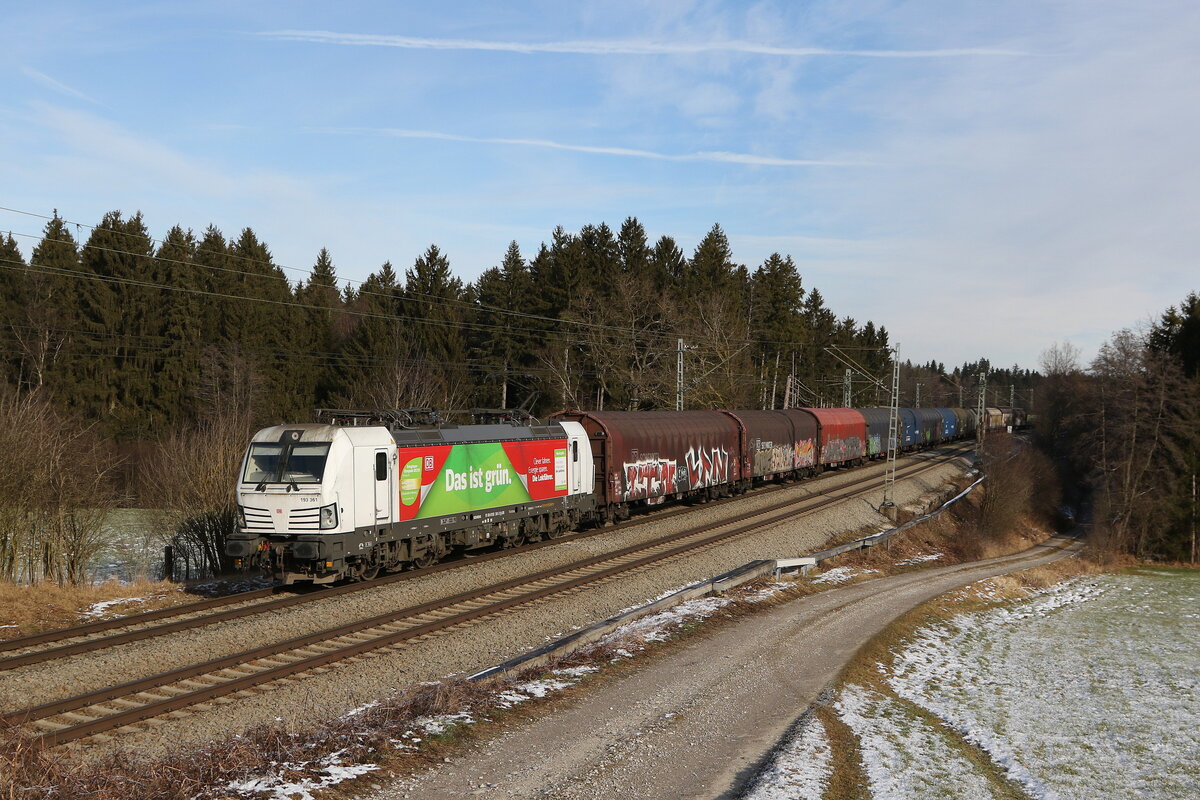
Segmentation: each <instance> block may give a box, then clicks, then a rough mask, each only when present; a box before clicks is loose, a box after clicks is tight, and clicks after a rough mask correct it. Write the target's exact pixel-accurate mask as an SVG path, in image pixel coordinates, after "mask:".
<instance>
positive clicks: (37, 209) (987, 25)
mask: <svg viewBox="0 0 1200 800" xmlns="http://www.w3.org/2000/svg"><path fill="white" fill-rule="evenodd" d="M3 7H4V13H3V15H2V17H0V18H2V19H3V20H4V25H3V28H4V30H5V43H6V44H5V48H4V49H3V52H0V88H2V89H3V92H2V94H0V206H4V207H7V208H10V209H16V210H18V211H24V212H32V213H38V214H49V213H51V210H52V209H55V208H57V209H58V210H59V213H60V214H61V215H63V216H64V217H66V218H68V219H71V220H76V221H79V222H83V223H87V224H93V223H95V222H96V221H98V220H99V218H100V216H101V215H102V214H103V213H104V212H105V211H108V210H111V209H120V210H123V211H126V212H132V211H135V210H141V211H142V212H143V213H144V215H145V217H146V219H147V222H148V223H149V225H150V227H151V230H152V232H153V233H154V235H156V236H161V235H162V234H163V233H165V231H166V230H167V228H168V227H170V226H171V225H172V224H175V223H181V224H183V225H184V226H185V227H191V228H194V229H196V230H198V231H199V230H202V229H203V228H204V227H206V226H207V225H208V224H209V223H213V224H216V225H217V226H218V227H220V228H222V229H223V230H224V231H225V232H226V233H227V234H235V233H236V232H237V231H238V230H239V229H240V228H241V227H243V226H247V225H248V226H250V227H252V228H254V229H255V231H257V232H258V233H259V235H260V236H261V237H262V238H263V239H264V240H265V241H266V242H267V243H268V244H269V245H270V246H271V248H272V251H273V253H274V255H275V257H276V260H277V261H278V262H279V263H280V264H282V265H286V266H289V267H296V268H299V269H304V268H307V267H309V266H311V264H312V263H313V261H314V259H315V256H316V252H317V250H318V249H319V248H320V247H322V246H324V247H328V248H329V249H330V251H331V253H332V254H333V258H334V262H335V264H336V265H337V268H338V271H339V274H340V275H341V276H342V277H344V278H351V279H359V280H361V279H362V278H364V277H365V276H366V275H368V274H369V273H370V272H372V271H374V270H375V269H377V268H378V267H379V265H380V264H381V263H382V262H383V261H384V260H389V259H390V260H391V261H392V262H393V263H394V264H395V265H396V266H397V267H398V268H404V267H407V266H410V265H411V263H412V261H413V259H414V258H415V257H416V256H417V255H418V254H419V253H420V252H421V251H422V250H423V249H424V248H425V247H427V246H428V245H429V244H430V243H437V244H438V245H439V246H440V247H441V248H442V249H443V250H445V251H446V252H447V253H448V254H449V256H450V259H451V263H452V265H453V267H454V269H455V271H456V272H457V273H458V274H459V275H460V276H462V277H464V278H465V279H468V280H469V279H473V278H474V277H475V276H477V275H478V274H479V272H481V271H482V270H483V269H485V268H487V267H489V266H492V265H494V264H496V263H497V262H498V261H499V260H500V257H501V255H502V254H503V252H504V248H505V246H506V245H507V243H508V242H509V241H510V240H513V239H515V240H516V241H517V242H518V243H519V244H520V245H521V247H522V250H523V251H524V252H525V253H526V254H527V255H531V254H532V253H533V252H534V251H535V250H536V248H537V246H538V244H539V243H540V242H542V241H544V240H548V238H549V235H550V231H551V230H552V229H553V228H554V226H556V225H562V226H564V227H565V228H567V229H568V230H577V229H578V228H579V227H580V226H582V225H584V224H587V223H598V222H602V221H604V222H608V223H609V225H610V226H612V227H613V228H616V227H618V226H619V225H620V223H621V221H622V220H623V219H624V218H625V217H626V216H629V215H633V216H637V217H638V218H639V219H640V220H641V221H642V222H643V224H644V225H645V226H646V228H647V230H648V231H649V233H650V234H651V236H652V237H657V236H658V235H661V234H664V233H665V234H670V235H672V236H675V237H676V238H677V240H678V241H679V242H680V244H681V245H682V246H683V247H684V249H685V250H686V251H688V252H689V253H690V251H691V249H692V248H694V246H695V245H696V243H697V242H698V241H699V240H700V238H701V237H702V236H703V235H704V234H705V232H707V231H708V229H709V228H710V227H711V226H712V224H713V223H714V222H719V223H720V224H721V225H722V227H723V228H724V229H725V230H726V232H727V233H728V234H729V237H730V240H731V242H732V244H733V247H734V254H735V257H736V258H737V260H738V261H739V262H741V263H745V264H747V265H750V266H751V267H753V266H755V265H757V264H759V263H761V262H762V261H763V259H764V258H766V257H767V256H768V255H769V254H770V253H772V252H774V251H779V252H783V253H788V254H791V255H792V256H793V257H794V258H795V259H796V261H797V263H798V264H799V267H800V270H801V273H802V274H803V276H804V280H805V285H806V286H808V287H812V286H816V287H818V288H820V289H821V291H822V292H823V293H824V294H825V296H826V298H827V300H828V302H829V303H830V305H831V306H832V307H833V309H834V310H835V311H836V312H838V313H839V314H840V315H850V316H853V317H855V318H856V319H858V320H860V321H864V320H866V319H872V320H874V321H875V322H876V323H880V324H883V325H885V326H887V327H888V329H889V330H890V331H891V332H892V335H893V340H894V341H898V342H900V344H901V347H902V355H903V356H906V357H910V358H913V359H916V360H920V361H926V360H928V359H931V358H936V359H938V360H941V361H946V362H949V363H952V364H954V363H958V362H961V361H962V360H964V359H968V358H975V357H978V356H980V355H984V356H987V357H989V358H991V359H992V360H993V361H995V362H999V363H1003V364H1011V363H1013V362H1017V363H1020V364H1021V365H1023V366H1035V365H1036V362H1037V358H1038V354H1039V353H1040V352H1041V351H1042V350H1043V349H1044V348H1045V347H1047V346H1048V345H1049V344H1051V343H1052V342H1054V341H1061V340H1069V341H1071V342H1073V343H1074V344H1076V345H1078V346H1080V347H1081V348H1082V349H1083V351H1084V355H1085V356H1086V357H1090V356H1091V355H1092V354H1093V353H1094V352H1095V348H1096V347H1097V346H1098V345H1099V343H1100V342H1101V341H1102V340H1103V339H1104V338H1106V337H1107V336H1108V335H1109V334H1110V333H1111V332H1112V331H1113V330H1114V329H1117V328H1120V327H1125V326H1129V325H1133V324H1137V323H1138V322H1141V321H1144V320H1146V319H1148V318H1149V317H1150V316H1151V315H1154V314H1157V313H1158V312H1160V311H1161V310H1163V309H1164V308H1165V307H1166V306H1167V305H1170V304H1172V303H1176V302H1178V301H1179V300H1181V299H1182V298H1183V296H1184V295H1185V294H1186V293H1187V292H1188V291H1189V290H1197V289H1200V269H1197V267H1196V253H1197V251H1198V248H1197V245H1198V244H1200V225H1197V224H1196V219H1197V217H1198V216H1200V188H1198V187H1200V159H1197V155H1198V153H1197V150H1198V149H1200V144H1198V143H1200V103H1198V102H1197V99H1198V95H1200V48H1198V47H1197V45H1196V43H1197V42H1200V4H1197V3H1195V2H1193V1H1190V0H1179V1H1178V2H1172V1H1170V0H1165V1H1164V2H1153V0H1150V1H1143V2H1114V1H1112V0H1087V1H1084V0H1079V1H1075V0H1066V1H1062V2H1050V1H1046V0H1043V1H1040V2H1003V3H998V2H995V0H989V1H987V2H973V1H972V0H947V1H945V2H938V1H937V0H932V1H927V2H911V3H907V2H884V1H883V0H859V1H857V2H854V1H852V0H842V1H841V2H762V3H756V4H754V3H743V2H695V3H689V2H680V3H666V2H662V3H659V2H611V3H589V2H579V3H555V2H546V3H517V2H513V3H506V4H499V3H472V2H464V3H454V4H431V3H399V2H343V3H315V2H311V3H303V2H286V3H284V2H277V3H265V2H264V3H255V2H244V0H243V2H236V3H234V2H219V1H216V2H206V3H195V4H183V3H167V2H158V3H128V2H119V1H114V2H109V3H104V4H99V3H92V2H77V3H67V2H45V3H40V4H28V3H21V4H17V3H14V2H11V0H8V2H4V3H3ZM41 225H42V223H41V221H40V220H38V219H37V218H35V217H29V216H25V215H22V214H14V213H11V212H0V230H10V229H11V230H12V231H13V232H14V233H15V234H18V241H19V243H20V244H21V246H22V249H23V251H24V252H25V253H26V255H28V253H29V250H30V249H31V247H32V245H33V243H34V242H35V241H36V235H37V234H38V233H39V231H40V230H41ZM292 274H293V276H295V277H301V273H292Z"/></svg>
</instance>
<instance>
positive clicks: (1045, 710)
mask: <svg viewBox="0 0 1200 800" xmlns="http://www.w3.org/2000/svg"><path fill="white" fill-rule="evenodd" d="M1005 580H1009V581H1011V579H1003V578H1000V579H993V580H990V581H982V582H980V583H978V584H974V585H972V586H971V587H968V588H967V589H965V590H963V591H960V592H957V593H955V596H956V597H957V598H958V599H959V600H967V601H969V602H971V603H973V604H978V603H980V602H982V603H983V604H984V605H985V606H987V607H986V608H985V610H981V611H974V612H970V613H964V614H958V615H951V616H949V617H947V618H945V619H941V620H940V621H937V622H934V623H930V624H926V625H924V626H922V627H919V628H917V629H916V631H915V632H914V633H913V634H912V635H911V636H909V637H908V638H907V640H905V641H904V643H903V644H902V646H900V647H898V648H895V649H894V651H893V652H892V654H891V656H890V657H889V658H887V659H884V661H885V662H886V663H880V664H877V665H876V675H877V678H870V677H868V678H867V683H871V684H873V685H871V686H862V685H857V684H850V685H846V686H844V687H843V688H842V689H841V690H840V691H839V692H838V694H837V696H836V702H835V703H834V708H835V709H836V711H837V713H838V715H839V719H840V720H841V721H842V722H844V723H845V724H846V726H848V727H849V729H850V730H851V731H852V732H853V734H854V740H855V742H856V746H857V750H858V755H857V757H858V758H859V759H860V760H861V763H862V767H863V769H864V772H865V773H866V776H867V780H868V783H869V786H870V793H871V797H872V798H909V797H921V798H927V797H928V798H938V797H946V798H976V797H978V798H991V797H1010V796H1023V797H1030V798H1034V799H1035V800H1069V798H1085V797H1086V798H1089V800H1090V799H1092V798H1095V799H1096V800H1106V799H1107V798H1112V800H1118V798H1119V799H1120V800H1125V799H1126V798H1137V797H1153V798H1162V799H1163V800H1183V799H1184V798H1188V800H1191V799H1192V798H1196V797H1200V764H1198V763H1197V760H1196V757H1195V756H1196V753H1200V670H1198V668H1197V664H1198V662H1197V658H1198V656H1197V653H1198V652H1200V651H1198V650H1197V645H1198V643H1200V614H1198V613H1196V612H1197V608H1198V607H1200V606H1198V602H1197V601H1200V574H1197V573H1196V572H1184V571H1179V572H1170V571H1163V570H1155V571H1153V572H1150V571H1145V572H1141V573H1126V574H1117V575H1103V576H1099V577H1095V576H1092V577H1086V578H1076V579H1074V580H1071V581H1068V582H1066V583H1062V584H1057V585H1054V586H1051V587H1050V588H1048V589H1044V590H1040V591H1037V592H1035V593H1033V594H1032V595H1031V596H1030V597H1028V598H1027V599H1024V600H1020V601H1017V602H1011V601H1006V600H1005V597H1006V593H1005V586H1004V585H1003V581H1005ZM1009 596H1011V595H1009ZM976 607H977V606H976ZM860 675H861V673H860ZM806 746H807V747H809V748H810V750H811V748H812V745H811V744H808V745H806V744H805V742H804V741H803V740H802V738H801V740H800V741H797V742H793V743H791V744H789V745H788V747H787V748H785V751H786V750H787V749H788V748H793V749H796V750H797V751H798V752H803V748H804V747H806ZM806 757H807V758H808V759H809V763H808V766H807V767H805V769H809V770H810V771H816V772H817V774H821V773H820V769H821V768H820V766H819V759H818V758H816V757H815V756H813V755H812V754H811V752H809V753H808V755H807V756H806ZM766 777H768V776H764V779H765V778H766ZM773 785H775V786H776V788H778V787H783V786H785V785H786V784H785V781H784V779H783V778H776V779H775V780H774V784H773ZM759 791H760V794H754V795H751V796H752V797H755V798H758V797H763V798H773V797H776V796H796V797H808V796H813V797H819V796H820V794H819V793H815V792H813V791H810V790H805V791H804V792H801V791H796V792H794V793H792V794H790V795H789V794H786V793H784V794H774V795H772V794H762V793H761V792H763V791H766V790H765V789H760V790H759ZM781 791H782V790H781ZM805 792H808V793H805Z"/></svg>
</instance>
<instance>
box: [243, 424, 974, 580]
mask: <svg viewBox="0 0 1200 800" xmlns="http://www.w3.org/2000/svg"><path fill="white" fill-rule="evenodd" d="M943 412H946V413H949V414H951V415H953V414H954V413H955V412H963V415H964V419H965V420H972V421H973V419H974V415H973V414H970V413H969V412H965V411H963V410H962V409H941V410H935V409H900V429H899V430H900V444H901V448H902V449H906V450H907V449H915V448H916V447H919V446H924V445H929V444H935V443H937V442H939V441H941V440H943V439H944V438H953V437H954V436H955V435H964V433H965V432H966V431H968V430H970V429H971V428H973V424H968V423H967V422H965V421H964V422H957V421H956V423H955V424H954V425H950V424H949V423H948V422H947V420H948V417H947V416H946V414H945V413H943ZM889 414H890V411H889V410H888V409H867V410H865V411H860V410H858V409H852V408H789V409H782V410H776V411H763V410H757V409H744V410H728V411H646V412H640V411H637V412H633V411H576V410H567V411H562V412H559V413H558V414H554V415H552V417H551V418H550V419H549V420H547V421H545V422H544V423H543V422H538V421H537V420H528V421H508V422H501V423H492V424H484V425H461V426H460V425H448V424H430V425H428V426H425V427H411V426H408V425H403V424H399V423H397V422H393V423H389V424H374V423H375V422H378V419H377V418H373V419H372V420H368V421H366V424H316V423H314V424H296V425H276V426H273V427H270V428H264V429H263V430H261V431H259V432H258V433H256V434H255V435H254V437H253V439H252V441H251V442H250V445H249V447H248V448H247V450H246V454H245V456H244V457H243V459H242V464H241V470H240V472H239V477H238V482H237V487H236V493H237V503H238V509H237V512H238V525H237V532H236V533H235V534H233V535H232V536H230V538H229V539H228V541H227V542H226V550H225V552H226V555H228V556H230V557H232V558H233V559H234V564H235V566H238V567H241V568H243V569H251V568H257V569H262V570H264V571H267V572H269V573H270V574H272V576H273V577H274V578H275V579H276V580H278V581H279V582H281V583H284V584H290V583H296V582H301V581H303V582H311V583H331V582H334V581H338V580H345V579H351V580H369V579H371V578H374V577H375V576H376V575H378V574H379V573H380V572H382V571H394V570H399V569H403V568H407V567H424V566H428V565H430V564H432V563H434V562H435V561H437V560H439V559H441V558H443V557H445V556H446V555H448V554H451V553H456V552H457V553H461V552H467V551H471V550H476V549H480V548H484V547H494V546H499V547H511V546H516V545H518V544H521V543H523V542H525V541H535V540H538V539H541V538H545V537H555V536H558V535H560V534H562V533H563V532H565V531H568V530H572V529H575V528H578V527H580V526H583V525H589V524H604V523H607V522H612V521H616V520H621V519H627V518H628V517H629V516H630V514H631V512H632V511H633V510H635V509H637V508H639V507H644V506H654V505H657V504H660V503H663V502H665V501H667V500H686V501H701V502H702V501H708V500H713V499H716V498H720V497H726V496H729V495H733V494H739V493H741V492H744V491H746V490H747V489H749V488H750V486H751V485H753V483H754V482H755V481H765V480H773V479H795V478H802V477H806V476H809V475H813V474H816V473H818V472H820V471H822V470H823V469H825V468H826V467H839V466H848V465H852V464H860V463H863V462H865V461H866V460H867V459H868V458H869V457H876V456H880V455H884V454H886V452H887V441H886V439H887V434H888V420H889ZM935 416H936V420H934V417H935ZM351 417H353V415H350V416H349V417H348V418H347V419H346V420H343V421H344V422H354V423H356V422H358V421H359V420H355V419H352V418H351ZM364 419H365V418H364ZM922 426H923V427H922Z"/></svg>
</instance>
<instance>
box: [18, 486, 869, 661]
mask: <svg viewBox="0 0 1200 800" xmlns="http://www.w3.org/2000/svg"><path fill="white" fill-rule="evenodd" d="M856 483H858V482H855V483H852V484H847V485H855V484H856ZM794 487H795V484H785V485H780V486H773V487H768V488H767V489H766V491H767V493H773V492H776V491H781V490H784V489H788V488H794ZM756 496H759V497H761V496H763V492H762V491H760V492H758V493H757V494H756ZM744 497H745V495H742V496H739V497H730V498H725V499H722V500H718V501H716V502H713V503H708V504H706V505H705V506H703V508H713V507H714V506H719V505H722V504H730V503H736V502H737V501H738V500H741V499H744ZM792 502H794V501H788V502H787V503H782V504H777V505H776V506H772V507H771V509H767V510H772V509H774V508H776V507H780V508H782V507H784V506H787V505H790V504H791V503H792ZM696 509H697V506H684V507H680V508H676V509H671V510H665V511H662V512H660V513H657V514H654V515H652V516H650V517H647V518H644V519H639V520H636V521H633V522H629V523H625V524H622V525H621V526H620V529H621V530H623V531H628V530H633V529H636V528H638V527H641V526H643V525H648V524H652V523H659V522H662V521H665V520H668V519H671V518H673V517H676V516H679V515H682V514H687V513H691V512H693V511H695V510H696ZM612 530H613V529H612V528H596V529H593V530H587V531H581V532H579V533H572V534H567V535H565V536H562V537H557V538H554V539H549V540H545V541H541V542H534V543H531V544H526V545H522V546H520V547H516V548H511V549H508V550H499V551H493V552H490V553H482V554H479V555H471V556H467V557H464V558H460V559H457V560H453V561H445V562H442V563H439V564H435V565H433V566H431V567H426V568H424V569H421V570H415V571H409V572H401V573H396V574H394V575H386V576H384V577H381V578H376V579H375V580H372V581H365V582H361V583H349V584H343V585H341V586H332V587H321V588H318V589H315V590H305V589H296V588H288V589H284V588H281V587H271V588H267V589H258V590H253V591H248V592H241V593H239V594H235V595H227V596H224V597H216V598H211V599H207V600H201V601H198V602H194V603H187V604H184V605H179V606H172V607H169V608H162V609H157V610H154V611H146V612H142V613H139V614H131V615H128V616H124V617H116V618H114V619H108V620H100V621H97V622H89V623H85V624H83V625H77V626H73V627H69V628H60V629H58V630H53V631H46V632H43V633H38V634H33V635H30V636H25V637H21V638H19V639H9V640H6V641H0V672H4V671H7V670H12V669H17V668H19V667H26V666H31V665H33V664H41V663H45V662H47V661H53V660H55V659H59V658H66V657H68V656H73V655H79V654H82V653H88V652H93V651H96V650H101V649H104V648H108V647H116V646H119V645H123V644H128V643H131V642H137V641H143V640H146V639H152V638H155V637H158V636H166V635H169V634H173V633H178V632H181V631H186V630H192V629H195V628H201V627H204V626H207V625H214V624H217V623H220V622H228V621H232V620H236V619H242V618H245V617H249V616H253V615H257V614H264V613H268V612H271V611H279V610H283V609H286V608H290V607H292V606H297V605H302V604H304V603H309V602H313V601H318V600H325V599H329V598H333V597H339V596H343V595H349V594H355V593H358V592H362V591H367V590H370V589H374V588H377V587H380V586H387V585H389V584H394V583H400V582H403V581H408V580H413V579H415V578H419V577H422V576H426V575H433V574H436V573H439V572H446V571H450V570H455V569H461V568H463V567H469V566H474V565H476V564H480V563H483V562H486V561H491V560H494V559H498V558H507V557H509V556H512V555H516V554H518V553H525V552H530V551H533V550H537V549H540V548H542V547H549V546H552V545H554V544H557V543H559V542H564V541H578V540H581V539H586V538H590V537H592V536H599V535H602V534H606V533H609V532H611V531H612ZM122 629H125V630H122ZM110 631H119V632H115V633H110ZM58 642H65V643H64V644H56V646H54V647H45V648H41V649H34V648H38V647H39V646H41V645H47V644H55V643H58ZM4 653H10V654H11V655H3V654H4Z"/></svg>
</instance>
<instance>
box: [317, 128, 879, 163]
mask: <svg viewBox="0 0 1200 800" xmlns="http://www.w3.org/2000/svg"><path fill="white" fill-rule="evenodd" d="M314 130H315V131H317V132H319V133H337V134H382V135H386V136H394V137H396V138H400V139H434V140H440V141H447V142H470V143H474V144H499V145H513V146H519V147H541V148H546V149H550V150H566V151H569V152H574V153H592V154H595V155H608V156H624V157H627V158H649V159H654V160H657V161H709V162H718V163H725V164H745V165H747V166H756V167H861V166H866V165H867V164H866V162H861V161H836V160H823V159H798V158H777V157H775V156H762V155H755V154H753V153H729V152H724V151H702V152H697V153H657V152H654V151H652V150H638V149H635V148H630V147H600V146H592V145H582V144H565V143H563V142H555V141H551V140H549V139H508V138H501V137H490V136H462V135H460V134H455V133H442V132H439V131H421V130H408V129H404V128H315V129H314Z"/></svg>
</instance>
